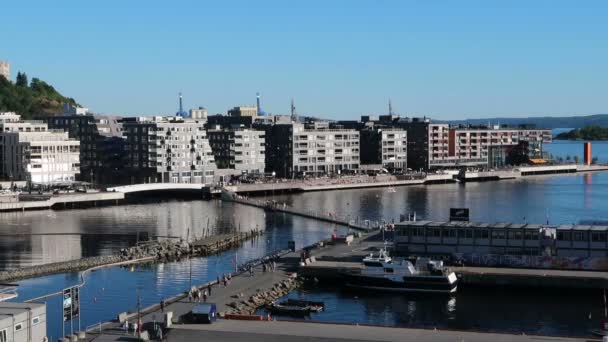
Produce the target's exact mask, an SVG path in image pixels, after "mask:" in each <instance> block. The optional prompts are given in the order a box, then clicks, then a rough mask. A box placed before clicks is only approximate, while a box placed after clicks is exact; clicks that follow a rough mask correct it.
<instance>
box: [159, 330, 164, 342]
mask: <svg viewBox="0 0 608 342" xmlns="http://www.w3.org/2000/svg"><path fill="white" fill-rule="evenodd" d="M158 338H159V339H160V340H161V341H162V340H163V328H160V329H158Z"/></svg>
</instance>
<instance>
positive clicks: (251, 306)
mask: <svg viewBox="0 0 608 342" xmlns="http://www.w3.org/2000/svg"><path fill="white" fill-rule="evenodd" d="M300 286H302V280H301V279H299V278H297V277H295V276H293V277H289V278H287V279H285V280H282V281H280V282H277V283H275V284H274V285H273V286H272V287H271V288H270V289H268V290H265V291H260V292H258V293H256V294H254V295H252V296H251V297H249V298H248V299H243V300H240V301H234V302H231V303H228V304H227V306H228V307H230V308H231V309H229V310H227V311H226V312H223V313H220V314H222V315H227V314H236V315H252V314H253V313H254V312H255V311H256V310H257V309H259V308H261V307H263V306H265V305H268V304H271V303H273V302H274V301H276V300H277V299H279V298H281V297H283V296H285V295H286V294H288V293H289V292H291V291H293V290H295V289H297V288H299V287H300ZM233 297H236V298H239V296H238V295H235V296H233Z"/></svg>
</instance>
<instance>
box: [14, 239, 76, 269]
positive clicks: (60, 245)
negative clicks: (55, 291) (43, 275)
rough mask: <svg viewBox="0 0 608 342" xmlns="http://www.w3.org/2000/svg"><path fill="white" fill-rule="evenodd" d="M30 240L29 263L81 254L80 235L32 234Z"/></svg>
mask: <svg viewBox="0 0 608 342" xmlns="http://www.w3.org/2000/svg"><path fill="white" fill-rule="evenodd" d="M30 241H31V251H32V260H31V265H39V264H49V263H53V262H60V261H68V260H75V259H80V258H82V256H83V255H82V246H81V243H80V235H32V236H30ZM31 265H22V266H31Z"/></svg>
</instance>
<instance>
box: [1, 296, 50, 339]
mask: <svg viewBox="0 0 608 342" xmlns="http://www.w3.org/2000/svg"><path fill="white" fill-rule="evenodd" d="M46 322H47V319H46V304H45V303H17V302H0V341H2V342H30V341H44V340H45V339H46V338H47V330H46Z"/></svg>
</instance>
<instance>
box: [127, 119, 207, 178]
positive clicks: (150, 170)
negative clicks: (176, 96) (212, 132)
mask: <svg viewBox="0 0 608 342" xmlns="http://www.w3.org/2000/svg"><path fill="white" fill-rule="evenodd" d="M122 122H123V134H124V136H125V137H126V147H125V148H126V153H127V163H126V165H127V169H128V173H129V177H130V181H131V183H132V184H136V183H201V184H209V183H212V182H213V180H214V175H215V170H216V169H217V168H216V165H215V160H214V158H213V152H212V150H211V146H209V141H208V140H207V133H206V132H205V127H204V123H202V122H197V121H195V120H192V119H184V118H182V117H179V116H174V117H132V118H124V119H123V121H122Z"/></svg>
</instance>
